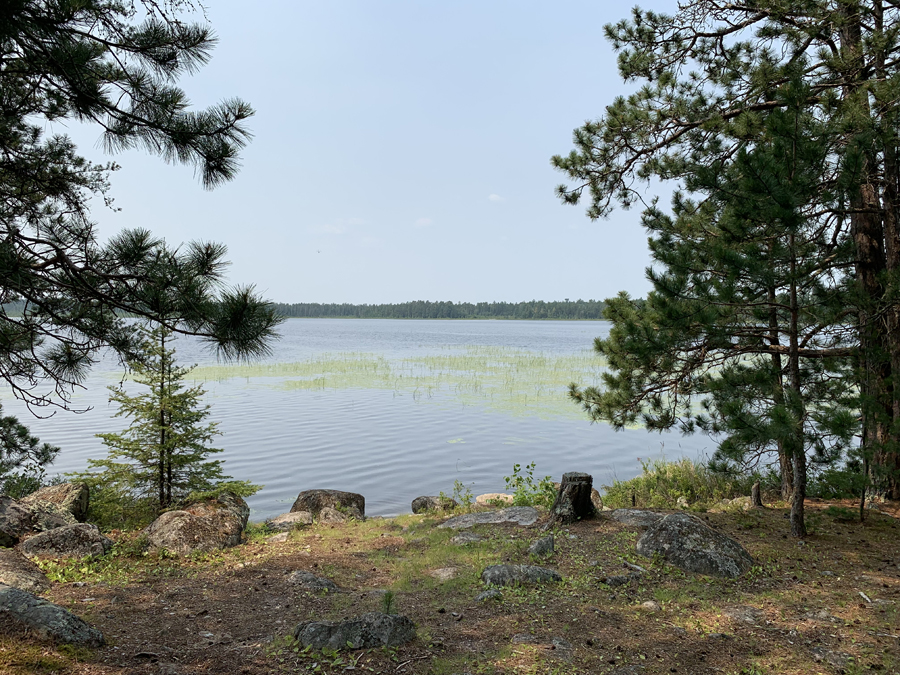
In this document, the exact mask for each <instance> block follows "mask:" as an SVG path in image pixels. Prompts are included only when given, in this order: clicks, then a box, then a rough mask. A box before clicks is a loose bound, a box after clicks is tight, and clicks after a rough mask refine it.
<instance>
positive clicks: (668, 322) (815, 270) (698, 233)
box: [571, 82, 859, 536]
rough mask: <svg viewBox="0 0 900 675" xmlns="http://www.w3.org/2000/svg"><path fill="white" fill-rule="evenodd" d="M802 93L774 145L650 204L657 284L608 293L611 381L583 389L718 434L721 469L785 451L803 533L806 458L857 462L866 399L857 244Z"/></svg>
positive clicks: (694, 169)
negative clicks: (854, 281) (850, 320)
mask: <svg viewBox="0 0 900 675" xmlns="http://www.w3.org/2000/svg"><path fill="white" fill-rule="evenodd" d="M804 96H805V92H804V87H803V85H802V84H801V83H798V82H787V83H785V84H783V85H782V86H781V87H780V88H778V90H777V91H774V92H773V97H777V98H779V99H782V100H784V101H785V106H784V107H783V108H777V109H773V110H772V111H769V112H768V113H766V114H765V115H763V116H761V119H760V127H761V128H760V138H761V139H762V140H763V141H764V142H760V143H758V144H746V145H742V146H740V147H738V148H737V149H736V152H735V155H734V157H733V158H732V159H731V160H730V161H729V162H728V163H727V164H720V165H711V166H707V165H705V164H703V163H698V164H694V165H692V166H691V167H689V168H686V169H685V174H684V175H685V176H686V185H687V187H688V188H689V190H690V191H691V194H692V195H693V196H695V197H697V199H688V198H686V197H685V196H684V195H682V194H676V196H675V198H674V199H673V206H672V215H668V214H666V213H664V212H663V211H661V210H660V209H658V208H656V207H651V208H648V209H647V210H646V211H645V212H644V224H645V226H646V227H647V229H648V230H649V231H650V232H651V234H652V236H651V240H650V249H651V254H652V257H653V267H652V268H651V270H650V272H649V275H650V279H651V281H652V282H653V288H654V290H653V292H651V293H650V294H649V296H648V298H647V302H646V303H643V304H642V305H640V306H638V305H637V304H635V303H633V302H631V301H630V300H629V299H628V298H627V297H620V298H619V299H617V300H614V301H610V302H609V311H608V314H607V316H608V318H610V320H611V321H612V322H613V326H612V329H611V332H610V335H609V337H608V338H607V339H605V340H598V341H597V345H596V347H597V350H598V351H599V352H601V353H602V354H603V355H604V356H605V357H606V358H607V360H608V363H609V365H610V369H611V371H610V372H609V373H608V374H606V375H605V377H604V384H605V385H606V387H605V388H604V389H603V390H601V389H598V388H596V387H589V388H587V389H579V388H577V387H574V388H573V389H572V390H571V395H572V396H573V398H575V399H576V400H577V401H578V402H580V403H581V404H582V405H583V406H585V408H586V409H587V410H588V411H589V412H590V413H591V414H592V416H594V417H595V418H597V419H605V420H608V421H611V422H612V423H613V424H614V425H616V426H617V427H619V428H621V427H623V426H625V425H626V424H632V423H634V422H636V421H640V422H642V423H643V424H644V425H645V426H647V427H648V428H650V429H668V428H671V427H673V426H679V427H680V428H681V429H682V430H683V431H686V432H693V431H696V430H701V431H706V432H710V433H714V434H717V435H719V438H720V439H721V444H720V445H719V447H718V449H717V451H716V453H715V455H714V457H713V463H714V464H716V465H718V466H719V467H722V466H727V465H728V464H731V463H739V464H746V463H748V462H749V463H755V462H757V461H759V459H760V457H761V456H762V455H765V454H766V453H769V452H777V453H778V455H779V462H780V467H781V469H782V476H783V478H784V477H786V476H790V478H791V484H790V485H788V486H786V487H787V489H788V491H789V492H790V496H791V497H792V513H791V530H792V533H793V534H794V535H795V536H804V535H805V525H804V518H803V500H804V498H805V490H806V475H807V466H806V460H807V455H808V454H810V455H812V456H813V457H814V458H818V459H819V460H820V461H823V462H829V461H834V460H836V459H838V458H841V457H843V456H844V455H845V453H846V451H847V450H848V448H849V446H850V444H851V443H852V441H853V435H854V432H855V431H857V422H856V413H855V410H856V409H857V408H858V406H859V400H858V396H856V395H855V394H854V392H853V391H852V389H848V387H847V386H846V381H847V379H848V378H852V375H853V370H852V368H853V364H854V361H853V355H854V349H852V345H853V339H854V337H855V336H854V333H853V331H852V328H851V327H849V326H847V325H846V323H847V317H848V316H849V311H851V310H848V306H847V303H848V302H849V300H848V299H849V298H850V297H852V293H851V289H850V288H849V283H848V278H847V276H848V275H847V273H846V272H845V271H844V270H846V269H847V268H849V267H850V266H851V265H852V247H851V246H850V245H849V244H848V242H847V240H846V238H841V237H840V234H841V228H842V225H841V224H840V223H838V222H835V221H834V220H833V219H831V218H828V217H820V215H819V214H820V213H821V209H822V206H823V204H826V203H828V202H829V201H830V199H831V198H832V195H831V193H823V192H821V191H820V190H819V178H820V176H819V174H820V173H821V172H822V171H823V169H824V168H825V167H827V162H826V158H827V153H828V150H829V147H828V141H829V134H828V129H827V127H826V126H825V125H822V124H821V123H820V122H819V121H818V120H816V119H815V118H814V117H813V116H811V115H809V114H808V113H807V112H806V111H805V110H804V109H803V107H802V105H798V103H800V102H801V101H802V99H803V97H804ZM698 200H699V201H698Z"/></svg>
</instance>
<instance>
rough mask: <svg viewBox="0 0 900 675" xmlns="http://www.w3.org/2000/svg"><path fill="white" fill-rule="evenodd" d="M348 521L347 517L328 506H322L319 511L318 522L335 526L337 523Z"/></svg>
mask: <svg viewBox="0 0 900 675" xmlns="http://www.w3.org/2000/svg"><path fill="white" fill-rule="evenodd" d="M348 520H350V517H349V516H346V515H344V514H343V513H341V512H340V511H338V510H337V509H333V508H331V507H330V506H323V507H322V509H321V510H320V511H319V522H320V523H325V524H329V523H330V524H337V523H346V522H347V521H348Z"/></svg>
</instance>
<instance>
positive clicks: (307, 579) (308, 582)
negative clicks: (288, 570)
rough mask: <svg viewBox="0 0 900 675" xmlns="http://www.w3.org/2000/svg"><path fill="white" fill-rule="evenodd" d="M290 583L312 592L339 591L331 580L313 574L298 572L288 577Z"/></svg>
mask: <svg viewBox="0 0 900 675" xmlns="http://www.w3.org/2000/svg"><path fill="white" fill-rule="evenodd" d="M288 582H289V583H292V584H294V585H296V586H300V587H301V588H305V589H307V590H310V591H329V592H331V593H337V592H338V591H339V590H341V589H339V588H338V587H337V584H336V583H334V582H333V581H332V580H331V579H326V578H325V577H317V576H316V575H315V574H313V573H312V572H306V571H304V570H298V571H297V572H294V573H293V574H291V576H289V577H288Z"/></svg>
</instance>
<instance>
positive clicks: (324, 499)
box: [291, 490, 366, 520]
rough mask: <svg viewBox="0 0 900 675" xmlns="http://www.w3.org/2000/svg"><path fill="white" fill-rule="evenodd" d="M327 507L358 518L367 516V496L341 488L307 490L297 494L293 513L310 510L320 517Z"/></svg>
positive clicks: (314, 515)
mask: <svg viewBox="0 0 900 675" xmlns="http://www.w3.org/2000/svg"><path fill="white" fill-rule="evenodd" d="M326 507H327V508H331V509H335V510H337V511H341V512H343V513H346V514H347V515H348V516H352V517H354V518H356V519H358V520H362V519H363V518H365V517H366V498H365V497H363V496H362V495H360V494H357V493H355V492H342V491H341V490H305V491H303V492H301V493H300V494H299V495H297V499H296V501H294V505H293V506H292V507H291V513H296V512H297V511H309V513H311V514H312V517H313V518H318V517H319V513H320V512H321V511H322V509H324V508H326Z"/></svg>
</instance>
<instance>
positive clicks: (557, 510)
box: [550, 471, 597, 525]
mask: <svg viewBox="0 0 900 675" xmlns="http://www.w3.org/2000/svg"><path fill="white" fill-rule="evenodd" d="M593 482H594V479H593V477H592V476H591V475H590V474H587V473H579V472H577V471H573V472H570V473H564V474H563V477H562V483H561V484H560V486H559V492H558V493H557V495H556V501H554V502H553V506H552V507H551V508H550V522H551V523H552V524H554V525H556V524H562V525H565V524H568V523H574V522H575V521H577V520H584V519H585V518H593V517H594V515H595V514H596V512H597V511H596V509H595V508H594V503H593V502H592V501H591V489H592V487H593Z"/></svg>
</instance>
